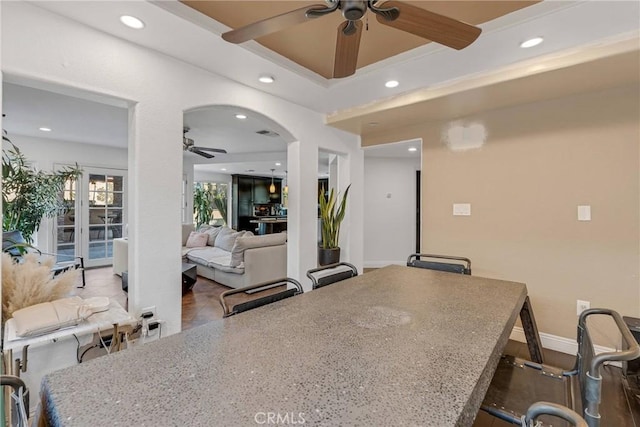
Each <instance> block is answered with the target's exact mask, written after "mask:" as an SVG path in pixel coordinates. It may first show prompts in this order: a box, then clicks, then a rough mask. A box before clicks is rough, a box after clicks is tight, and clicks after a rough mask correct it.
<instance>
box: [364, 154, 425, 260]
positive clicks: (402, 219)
mask: <svg viewBox="0 0 640 427" xmlns="http://www.w3.org/2000/svg"><path fill="white" fill-rule="evenodd" d="M419 169H420V159H399V158H395V159H393V158H378V157H365V159H364V181H365V185H364V211H365V212H366V215H365V216H364V266H365V267H383V266H385V265H389V264H400V265H404V264H405V263H406V260H407V257H408V256H409V255H410V254H412V253H414V252H415V248H416V243H415V242H416V210H415V209H416V171H417V170H419ZM388 195H390V197H388Z"/></svg>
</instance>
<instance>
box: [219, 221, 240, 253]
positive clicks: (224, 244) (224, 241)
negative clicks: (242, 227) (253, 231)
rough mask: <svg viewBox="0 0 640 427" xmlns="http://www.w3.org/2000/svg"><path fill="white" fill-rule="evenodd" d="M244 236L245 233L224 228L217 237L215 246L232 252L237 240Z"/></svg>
mask: <svg viewBox="0 0 640 427" xmlns="http://www.w3.org/2000/svg"><path fill="white" fill-rule="evenodd" d="M243 234H244V231H236V230H234V229H232V228H229V227H222V230H220V232H219V233H218V236H217V237H216V240H215V244H214V246H215V247H216V248H220V249H224V250H225V251H228V252H231V250H232V249H233V245H234V244H235V243H236V239H237V238H238V237H240V236H242V235H243Z"/></svg>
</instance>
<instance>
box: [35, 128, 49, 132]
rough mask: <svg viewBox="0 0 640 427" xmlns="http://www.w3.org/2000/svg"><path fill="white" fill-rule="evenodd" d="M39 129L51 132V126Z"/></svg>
mask: <svg viewBox="0 0 640 427" xmlns="http://www.w3.org/2000/svg"><path fill="white" fill-rule="evenodd" d="M38 129H40V130H41V131H42V132H51V128H45V127H42V128H38Z"/></svg>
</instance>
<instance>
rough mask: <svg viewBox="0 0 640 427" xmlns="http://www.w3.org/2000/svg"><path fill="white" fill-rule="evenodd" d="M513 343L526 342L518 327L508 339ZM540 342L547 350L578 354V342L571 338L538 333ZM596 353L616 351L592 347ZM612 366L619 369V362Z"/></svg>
mask: <svg viewBox="0 0 640 427" xmlns="http://www.w3.org/2000/svg"><path fill="white" fill-rule="evenodd" d="M509 338H511V339H512V340H514V341H518V342H527V340H526V338H525V336H524V329H522V328H521V327H520V326H514V327H513V330H512V331H511V336H510V337H509ZM540 341H542V347H544V348H548V349H549V350H554V351H559V352H560V353H566V354H572V355H575V354H577V353H578V342H577V341H576V340H574V339H571V338H565V337H559V336H557V335H552V334H547V333H544V332H540ZM593 347H594V349H595V351H596V353H605V352H610V351H616V349H614V348H609V347H604V346H601V345H594V346H593ZM611 364H612V365H613V366H618V367H620V366H621V364H620V362H613V363H611Z"/></svg>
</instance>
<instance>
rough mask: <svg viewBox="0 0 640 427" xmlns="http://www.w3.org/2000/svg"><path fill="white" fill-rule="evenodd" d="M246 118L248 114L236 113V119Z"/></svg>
mask: <svg viewBox="0 0 640 427" xmlns="http://www.w3.org/2000/svg"><path fill="white" fill-rule="evenodd" d="M246 118H247V116H245V115H244V114H236V119H240V120H244V119H246Z"/></svg>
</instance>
